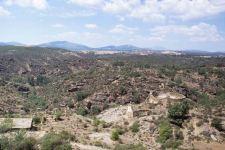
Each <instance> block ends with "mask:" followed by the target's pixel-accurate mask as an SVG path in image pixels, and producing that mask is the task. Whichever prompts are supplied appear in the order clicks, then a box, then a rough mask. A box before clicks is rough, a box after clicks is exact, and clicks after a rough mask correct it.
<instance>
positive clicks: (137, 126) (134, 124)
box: [130, 121, 140, 133]
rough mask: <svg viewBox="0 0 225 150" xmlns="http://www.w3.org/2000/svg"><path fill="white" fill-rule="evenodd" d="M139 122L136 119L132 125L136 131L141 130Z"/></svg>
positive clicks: (133, 130) (131, 128) (132, 129)
mask: <svg viewBox="0 0 225 150" xmlns="http://www.w3.org/2000/svg"><path fill="white" fill-rule="evenodd" d="M139 127H140V125H139V123H138V122H137V121H136V122H134V123H133V124H132V126H131V127H130V130H131V131H132V132H134V133H136V132H138V131H139Z"/></svg>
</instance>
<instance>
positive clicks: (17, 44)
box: [0, 42, 25, 46]
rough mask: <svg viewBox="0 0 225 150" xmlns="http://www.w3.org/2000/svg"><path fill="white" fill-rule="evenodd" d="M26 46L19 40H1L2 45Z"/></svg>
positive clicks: (0, 44)
mask: <svg viewBox="0 0 225 150" xmlns="http://www.w3.org/2000/svg"><path fill="white" fill-rule="evenodd" d="M7 45H8V46H25V45H24V44H22V43H18V42H0V46H7Z"/></svg>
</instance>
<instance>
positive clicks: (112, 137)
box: [111, 129, 120, 141]
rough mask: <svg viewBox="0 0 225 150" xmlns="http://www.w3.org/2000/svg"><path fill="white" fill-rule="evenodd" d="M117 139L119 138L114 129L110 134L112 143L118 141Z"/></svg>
mask: <svg viewBox="0 0 225 150" xmlns="http://www.w3.org/2000/svg"><path fill="white" fill-rule="evenodd" d="M119 138H120V136H119V132H118V131H117V130H116V129H114V130H113V131H112V133H111V139H112V140H113V141H117V140H119Z"/></svg>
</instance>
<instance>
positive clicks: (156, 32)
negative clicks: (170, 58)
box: [150, 23, 223, 42]
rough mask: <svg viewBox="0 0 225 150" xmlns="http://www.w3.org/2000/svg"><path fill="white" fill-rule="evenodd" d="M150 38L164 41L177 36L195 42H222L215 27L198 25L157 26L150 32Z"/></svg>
mask: <svg viewBox="0 0 225 150" xmlns="http://www.w3.org/2000/svg"><path fill="white" fill-rule="evenodd" d="M150 31H151V36H150V38H152V39H153V38H155V39H157V38H158V39H159V40H163V39H166V38H167V37H168V36H172V35H178V36H179V37H180V36H184V37H186V38H188V39H189V40H190V41H195V42H216V41H221V40H223V37H222V35H221V34H220V33H219V31H218V30H217V28H216V26H215V25H210V24H206V23H199V24H197V25H193V26H182V25H181V26H179V25H168V26H158V27H155V28H153V29H151V30H150Z"/></svg>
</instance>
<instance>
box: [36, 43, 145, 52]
mask: <svg viewBox="0 0 225 150" xmlns="http://www.w3.org/2000/svg"><path fill="white" fill-rule="evenodd" d="M37 46H39V47H50V48H63V49H67V50H72V51H78V50H106V51H113V50H118V51H134V50H141V49H143V48H140V47H136V46H133V45H119V46H115V45H110V46H104V47H98V48H92V47H89V46H86V45H82V44H77V43H71V42H67V41H54V42H49V43H43V44H40V45H37Z"/></svg>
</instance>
